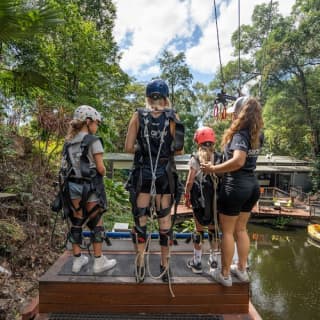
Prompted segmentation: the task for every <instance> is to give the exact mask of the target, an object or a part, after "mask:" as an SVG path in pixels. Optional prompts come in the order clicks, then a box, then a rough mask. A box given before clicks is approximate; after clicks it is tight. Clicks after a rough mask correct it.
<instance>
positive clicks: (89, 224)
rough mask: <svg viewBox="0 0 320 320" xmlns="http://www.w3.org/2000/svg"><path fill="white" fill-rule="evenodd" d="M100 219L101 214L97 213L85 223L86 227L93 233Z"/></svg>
mask: <svg viewBox="0 0 320 320" xmlns="http://www.w3.org/2000/svg"><path fill="white" fill-rule="evenodd" d="M101 217H102V213H100V212H99V213H97V214H96V216H95V217H94V218H92V219H90V220H89V221H88V222H87V227H88V228H89V229H90V230H91V231H93V230H94V228H95V227H96V225H97V224H98V223H99V221H100V219H101Z"/></svg>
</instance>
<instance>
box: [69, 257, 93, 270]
mask: <svg viewBox="0 0 320 320" xmlns="http://www.w3.org/2000/svg"><path fill="white" fill-rule="evenodd" d="M88 262H89V258H88V257H87V256H84V255H83V254H82V255H81V256H80V257H73V263H72V272H73V273H78V272H79V271H80V270H81V268H82V267H83V266H85V265H86V264H87V263H88Z"/></svg>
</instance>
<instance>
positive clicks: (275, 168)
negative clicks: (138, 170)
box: [104, 153, 312, 172]
mask: <svg viewBox="0 0 320 320" xmlns="http://www.w3.org/2000/svg"><path fill="white" fill-rule="evenodd" d="M190 157H191V155H190V154H184V155H179V156H175V160H176V165H177V170H179V171H187V170H189V165H188V163H189V160H190ZM104 159H105V160H106V161H111V162H112V165H113V169H131V167H132V161H133V155H132V154H129V153H107V154H106V155H105V158H104ZM256 171H257V172H311V171H312V167H311V165H310V163H309V162H307V161H304V160H298V159H296V158H293V157H288V156H272V157H268V156H259V157H258V160H257V168H256Z"/></svg>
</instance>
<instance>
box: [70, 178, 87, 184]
mask: <svg viewBox="0 0 320 320" xmlns="http://www.w3.org/2000/svg"><path fill="white" fill-rule="evenodd" d="M68 180H69V181H70V182H74V183H77V184H85V183H90V182H91V179H89V178H78V177H69V179H68Z"/></svg>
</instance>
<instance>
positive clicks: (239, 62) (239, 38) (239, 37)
mask: <svg viewBox="0 0 320 320" xmlns="http://www.w3.org/2000/svg"><path fill="white" fill-rule="evenodd" d="M240 26H241V23H240V0H238V72H239V74H238V77H239V86H238V88H239V92H241V57H240V47H241V45H240V40H241V30H240Z"/></svg>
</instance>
